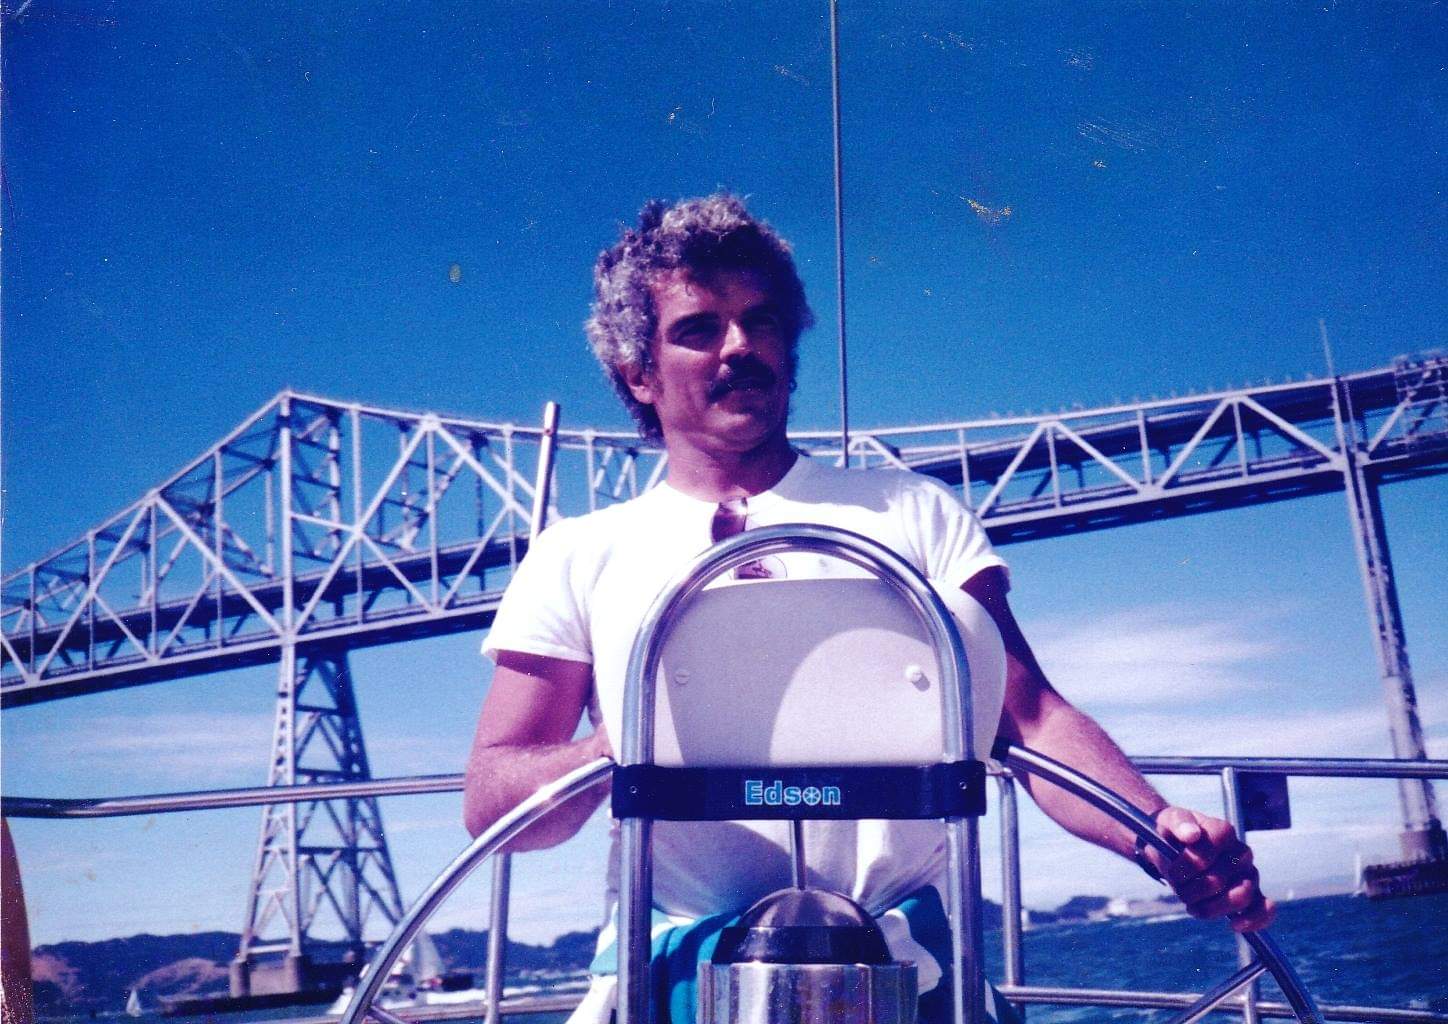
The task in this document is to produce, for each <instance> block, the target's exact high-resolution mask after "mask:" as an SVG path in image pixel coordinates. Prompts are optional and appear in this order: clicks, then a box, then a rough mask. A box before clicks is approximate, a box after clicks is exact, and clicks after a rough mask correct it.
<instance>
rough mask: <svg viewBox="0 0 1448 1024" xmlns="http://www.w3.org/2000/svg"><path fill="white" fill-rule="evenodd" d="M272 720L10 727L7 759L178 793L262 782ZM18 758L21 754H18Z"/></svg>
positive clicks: (199, 716)
mask: <svg viewBox="0 0 1448 1024" xmlns="http://www.w3.org/2000/svg"><path fill="white" fill-rule="evenodd" d="M271 728H272V724H271V720H270V718H269V717H267V716H260V715H256V714H246V713H243V712H239V711H238V712H205V711H161V712H156V713H152V714H132V715H119V714H113V715H102V716H97V717H92V718H87V719H86V720H85V726H84V728H83V729H76V728H69V729H64V728H50V729H41V730H36V731H34V732H31V731H28V730H24V731H22V730H20V729H14V730H10V729H7V731H6V737H5V738H6V742H7V744H14V748H12V750H11V751H10V752H9V754H8V755H7V760H9V759H10V758H11V757H15V758H16V761H15V762H12V764H17V763H18V762H19V761H21V760H24V761H28V762H30V763H31V764H41V763H44V764H52V765H57V766H63V768H64V769H65V770H67V771H71V772H84V773H86V774H87V775H92V776H99V777H102V778H105V779H110V780H116V779H122V780H124V779H146V780H148V783H147V784H148V785H149V784H153V783H154V780H157V779H161V780H169V779H175V780H177V781H178V782H179V783H180V784H181V785H182V786H183V788H187V789H196V788H201V787H202V786H203V785H217V784H223V785H254V784H260V783H262V782H265V778H264V777H261V778H259V777H258V776H262V775H263V773H264V772H265V769H266V762H267V752H268V750H269V749H270V744H271ZM17 755H18V756H17Z"/></svg>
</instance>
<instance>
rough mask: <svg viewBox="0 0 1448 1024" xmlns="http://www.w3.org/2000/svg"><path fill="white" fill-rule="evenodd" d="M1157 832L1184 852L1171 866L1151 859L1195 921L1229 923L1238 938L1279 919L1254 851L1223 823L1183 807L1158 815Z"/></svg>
mask: <svg viewBox="0 0 1448 1024" xmlns="http://www.w3.org/2000/svg"><path fill="white" fill-rule="evenodd" d="M1156 822H1157V832H1158V833H1159V834H1160V835H1162V836H1166V837H1170V838H1172V839H1175V840H1176V841H1177V842H1178V843H1180V844H1181V845H1182V846H1183V847H1184V849H1183V851H1182V853H1181V856H1179V857H1177V858H1176V859H1175V860H1172V861H1170V862H1167V861H1166V859H1165V858H1164V857H1162V856H1160V855H1159V854H1157V853H1155V852H1154V851H1150V852H1148V853H1147V854H1146V856H1148V857H1150V858H1151V860H1152V862H1153V863H1154V864H1156V866H1157V869H1158V870H1160V871H1161V873H1162V875H1163V877H1164V878H1165V880H1166V882H1167V884H1168V885H1170V886H1171V887H1172V889H1173V891H1175V892H1176V894H1177V896H1178V898H1180V899H1181V901H1182V903H1183V904H1185V906H1186V909H1187V912H1188V913H1189V914H1191V915H1192V916H1193V917H1199V918H1203V919H1211V918H1217V917H1225V918H1226V919H1227V923H1228V924H1229V925H1230V926H1231V928H1232V930H1233V931H1236V932H1252V931H1257V930H1258V929H1259V928H1266V927H1267V926H1268V925H1270V924H1271V923H1272V920H1273V918H1275V917H1276V915H1277V908H1276V905H1275V904H1274V903H1273V902H1272V901H1271V900H1269V899H1267V898H1266V897H1265V896H1264V895H1263V894H1262V889H1261V887H1260V884H1259V876H1258V873H1257V868H1256V865H1255V864H1254V863H1253V858H1252V850H1251V847H1249V846H1247V844H1246V843H1244V842H1242V840H1241V839H1240V838H1238V836H1237V832H1236V830H1235V829H1234V828H1232V826H1231V824H1230V823H1228V822H1225V821H1223V820H1222V819H1221V818H1213V817H1211V816H1210V815H1206V814H1199V813H1197V812H1196V811H1190V810H1187V809H1186V808H1183V807H1166V808H1163V809H1162V810H1161V811H1159V812H1158V813H1157V815H1156Z"/></svg>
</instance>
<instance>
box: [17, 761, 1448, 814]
mask: <svg viewBox="0 0 1448 1024" xmlns="http://www.w3.org/2000/svg"><path fill="white" fill-rule="evenodd" d="M1130 760H1131V763H1132V764H1133V765H1135V766H1136V769H1137V770H1138V771H1140V772H1141V773H1142V774H1144V775H1220V774H1221V772H1222V770H1223V769H1226V768H1235V769H1237V770H1238V771H1245V772H1252V771H1257V772H1276V773H1278V774H1279V775H1293V776H1300V777H1326V778H1344V779H1448V760H1444V759H1440V758H1425V759H1423V760H1411V761H1410V760H1401V761H1399V760H1395V759H1393V758H1390V757H1361V758H1357V757H1133V758H1131V759H1130ZM986 767H987V771H988V772H989V773H990V774H991V775H995V776H999V777H1003V778H1004V777H1007V773H1005V772H1003V771H1002V770H1001V769H1000V768H998V767H995V766H994V765H991V764H990V763H989V762H987V766H986ZM463 785H464V776H463V775H461V774H457V773H454V774H449V775H398V776H394V777H392V778H386V779H367V780H366V781H362V782H314V783H305V784H299V785H292V786H250V787H241V788H236V789H202V790H195V791H191V792H185V793H149V794H146V793H143V794H139V795H136V796H113V797H57V798H47V797H26V796H4V797H0V813H3V814H4V815H5V816H6V817H9V818H43V819H50V820H57V819H68V818H119V817H125V816H127V815H135V814H171V813H176V812H180V811H211V810H220V809H224V808H228V807H260V806H264V805H266V804H286V803H303V802H305V801H307V800H341V799H346V798H349V797H366V796H409V795H417V794H423V793H460V792H462V790H463Z"/></svg>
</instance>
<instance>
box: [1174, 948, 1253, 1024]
mask: <svg viewBox="0 0 1448 1024" xmlns="http://www.w3.org/2000/svg"><path fill="white" fill-rule="evenodd" d="M1266 970H1267V967H1266V965H1264V964H1263V963H1262V961H1261V960H1253V961H1252V962H1251V963H1250V964H1248V965H1247V966H1246V967H1243V968H1241V969H1240V970H1239V971H1237V973H1235V974H1233V975H1232V976H1231V977H1229V978H1224V979H1222V980H1221V981H1219V982H1217V984H1215V985H1213V986H1212V987H1211V988H1209V989H1207V991H1206V992H1204V993H1203V994H1202V997H1201V998H1200V999H1198V1000H1197V1001H1196V1002H1195V1003H1192V1005H1191V1006H1188V1007H1187V1008H1186V1009H1185V1010H1183V1011H1182V1012H1181V1013H1179V1014H1177V1015H1176V1016H1175V1017H1173V1018H1172V1019H1171V1020H1170V1021H1168V1022H1167V1024H1192V1022H1193V1021H1195V1020H1197V1019H1199V1018H1201V1017H1205V1016H1206V1015H1207V1014H1208V1013H1210V1012H1211V1011H1212V1009H1213V1007H1215V1006H1216V1005H1217V1004H1218V1003H1220V1002H1221V1001H1222V1000H1223V999H1226V998H1227V997H1228V996H1230V995H1232V994H1233V993H1234V992H1236V991H1238V990H1239V989H1241V988H1243V987H1244V986H1246V985H1247V984H1249V983H1250V982H1251V981H1252V980H1253V979H1255V978H1256V977H1257V976H1258V975H1259V974H1262V973H1264V972H1265V971H1266Z"/></svg>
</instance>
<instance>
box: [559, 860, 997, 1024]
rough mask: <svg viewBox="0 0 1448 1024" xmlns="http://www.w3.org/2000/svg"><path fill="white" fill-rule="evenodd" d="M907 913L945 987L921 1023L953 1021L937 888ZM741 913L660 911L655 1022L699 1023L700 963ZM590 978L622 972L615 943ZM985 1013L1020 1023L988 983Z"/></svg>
mask: <svg viewBox="0 0 1448 1024" xmlns="http://www.w3.org/2000/svg"><path fill="white" fill-rule="evenodd" d="M892 909H896V910H899V911H900V912H901V913H902V914H904V915H905V921H906V923H907V924H908V925H909V926H910V935H911V937H912V938H913V939H914V940H915V941H916V942H917V943H919V944H920V945H921V946H922V947H924V949H925V951H926V952H928V953H929V954H930V955H931V956H932V957H934V959H935V962H936V963H937V964H938V965H940V968H941V972H942V975H943V976H942V977H941V979H940V983H939V984H937V985H936V986H935V987H934V988H932V989H931V990H930V991H929V992H926V993H923V994H922V995H921V997H920V1011H919V1018H918V1024H948V1022H949V1021H950V972H949V970H948V966H947V965H948V964H949V963H950V920H949V918H947V917H946V916H945V907H944V905H943V904H942V903H941V901H940V894H939V893H938V892H936V890H935V887H934V886H929V885H927V886H925V887H924V888H921V889H917V890H916V891H915V892H913V893H911V894H910V895H909V896H907V897H905V899H904V900H902V901H901V902H900V903H899V904H898V905H897V906H896V907H894V908H892ZM739 918H740V915H738V914H716V915H714V916H713V917H705V918H700V919H699V920H697V921H691V922H689V923H688V924H678V925H672V926H669V927H661V926H664V925H667V924H668V918H667V917H665V916H664V915H663V914H660V913H659V912H658V911H654V916H653V922H652V924H653V928H652V931H653V941H652V944H651V953H650V960H649V979H650V984H649V992H650V994H651V998H652V999H653V1002H654V1006H653V1019H654V1020H656V1021H666V1022H668V1024H695V1010H696V1008H697V1006H698V983H697V980H696V978H697V975H698V970H699V961H700V960H708V959H709V958H710V957H712V956H713V955H714V948H715V947H716V946H717V945H718V944H719V936H720V934H721V933H722V932H723V931H724V929H725V928H727V927H729V926H730V925H732V924H734V923H735V922H737V921H738V920H739ZM588 970H589V972H590V973H591V974H613V973H615V972H616V971H617V970H618V950H617V945H616V944H610V945H609V946H608V948H607V949H604V950H602V951H601V952H599V954H598V955H597V956H596V957H594V958H593V963H591V964H589V967H588ZM986 988H987V992H986V1012H987V1013H988V1014H989V1016H990V1017H991V1019H992V1020H994V1021H995V1022H996V1024H1020V1018H1019V1017H1018V1016H1017V1015H1016V1012H1015V1008H1014V1007H1012V1006H1011V1004H1010V1003H1009V1002H1007V1001H1006V1000H1005V998H1004V997H1002V996H1001V994H1000V993H999V992H997V991H996V990H995V986H993V985H990V984H989V983H988V982H987V985H986Z"/></svg>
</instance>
